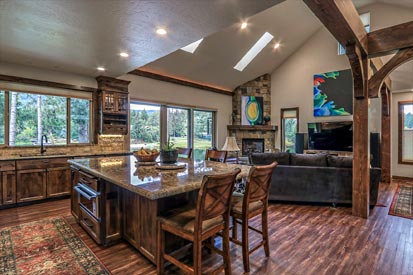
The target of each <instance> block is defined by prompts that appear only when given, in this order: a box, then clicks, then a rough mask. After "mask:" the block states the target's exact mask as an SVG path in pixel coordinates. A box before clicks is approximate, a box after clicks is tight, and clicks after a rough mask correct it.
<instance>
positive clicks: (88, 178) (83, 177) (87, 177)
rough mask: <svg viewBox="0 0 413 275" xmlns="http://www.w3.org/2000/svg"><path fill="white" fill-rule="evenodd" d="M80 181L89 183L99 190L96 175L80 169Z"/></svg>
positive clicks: (91, 186)
mask: <svg viewBox="0 0 413 275" xmlns="http://www.w3.org/2000/svg"><path fill="white" fill-rule="evenodd" d="M79 182H80V183H83V184H85V185H87V186H88V187H90V188H92V189H93V190H95V191H99V190H98V179H97V178H96V177H95V176H92V175H89V174H87V173H85V172H82V171H79Z"/></svg>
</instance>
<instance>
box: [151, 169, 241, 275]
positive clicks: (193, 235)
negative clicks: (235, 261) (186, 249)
mask: <svg viewBox="0 0 413 275" xmlns="http://www.w3.org/2000/svg"><path fill="white" fill-rule="evenodd" d="M240 171H241V170H240V169H239V168H237V169H235V170H233V171H231V172H229V173H226V174H220V175H210V176H204V178H203V180H202V186H201V189H200V190H199V193H198V199H197V204H196V208H195V209H192V210H186V211H185V210H182V211H178V213H177V214H174V215H172V216H170V217H159V218H158V238H157V239H158V248H157V273H158V275H161V274H164V268H165V267H164V266H165V260H166V261H169V262H170V263H172V264H174V265H175V266H177V267H179V268H180V269H182V270H184V271H185V272H187V273H189V274H194V275H200V274H201V270H202V259H201V256H202V246H203V242H204V245H206V246H208V245H210V242H209V243H208V241H210V240H211V238H212V237H213V236H215V235H216V234H217V233H218V232H221V231H222V236H223V240H222V244H223V250H222V251H221V250H219V249H218V248H216V247H215V246H211V247H209V248H210V249H212V250H214V251H216V252H217V253H219V254H220V255H222V257H223V260H224V263H223V265H221V266H220V267H219V268H217V269H216V270H214V271H213V272H212V273H213V274H216V273H217V272H219V271H221V270H222V269H224V270H225V274H226V275H228V274H231V261H230V255H229V212H230V208H231V197H232V190H233V188H234V183H235V178H236V176H237V174H238V173H239V172H240ZM166 232H169V233H171V234H174V235H176V236H178V237H180V238H183V239H185V240H188V241H190V242H192V243H193V267H190V266H188V265H186V264H184V263H182V262H181V261H179V260H177V259H176V257H175V256H176V255H174V253H173V252H172V253H171V254H166V253H165V233H166ZM206 240H208V241H206ZM178 252H179V251H178ZM175 254H176V253H175Z"/></svg>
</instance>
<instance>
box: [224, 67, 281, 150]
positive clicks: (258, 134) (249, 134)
mask: <svg viewBox="0 0 413 275" xmlns="http://www.w3.org/2000/svg"><path fill="white" fill-rule="evenodd" d="M242 96H256V97H262V98H263V115H264V116H270V117H271V76H270V75H269V74H265V75H262V76H260V77H258V78H256V79H254V80H251V81H249V82H247V83H245V84H243V85H241V86H239V87H237V88H236V89H235V90H234V95H233V96H232V125H228V127H227V128H228V134H229V136H234V137H235V139H236V140H237V144H238V147H239V148H240V149H241V152H242V155H243V156H245V155H248V153H246V152H247V151H248V150H251V149H252V148H250V146H253V145H254V143H251V142H252V140H256V141H257V140H258V139H259V140H261V141H262V145H263V149H262V150H263V151H264V152H265V151H273V150H274V149H275V148H274V147H275V133H276V131H277V126H275V125H271V121H270V123H269V125H253V126H252V125H241V112H242V110H241V99H242ZM244 139H245V140H246V141H248V140H250V141H251V142H250V143H248V142H247V144H245V143H244V142H243V140H244ZM251 144H253V145H251ZM255 145H258V143H256V144H255ZM244 146H247V147H248V148H244ZM260 150H261V149H260Z"/></svg>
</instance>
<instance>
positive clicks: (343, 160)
mask: <svg viewBox="0 0 413 275" xmlns="http://www.w3.org/2000/svg"><path fill="white" fill-rule="evenodd" d="M327 164H328V166H329V167H337V168H352V167H353V158H352V157H338V156H327Z"/></svg>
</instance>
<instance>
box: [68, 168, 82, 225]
mask: <svg viewBox="0 0 413 275" xmlns="http://www.w3.org/2000/svg"><path fill="white" fill-rule="evenodd" d="M79 179H80V173H79V169H78V168H76V167H71V195H70V209H71V211H72V215H73V216H74V217H75V219H76V221H77V222H79V213H80V209H79V197H78V194H77V192H76V190H75V189H74V187H75V186H76V184H77V183H78V182H79Z"/></svg>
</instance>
